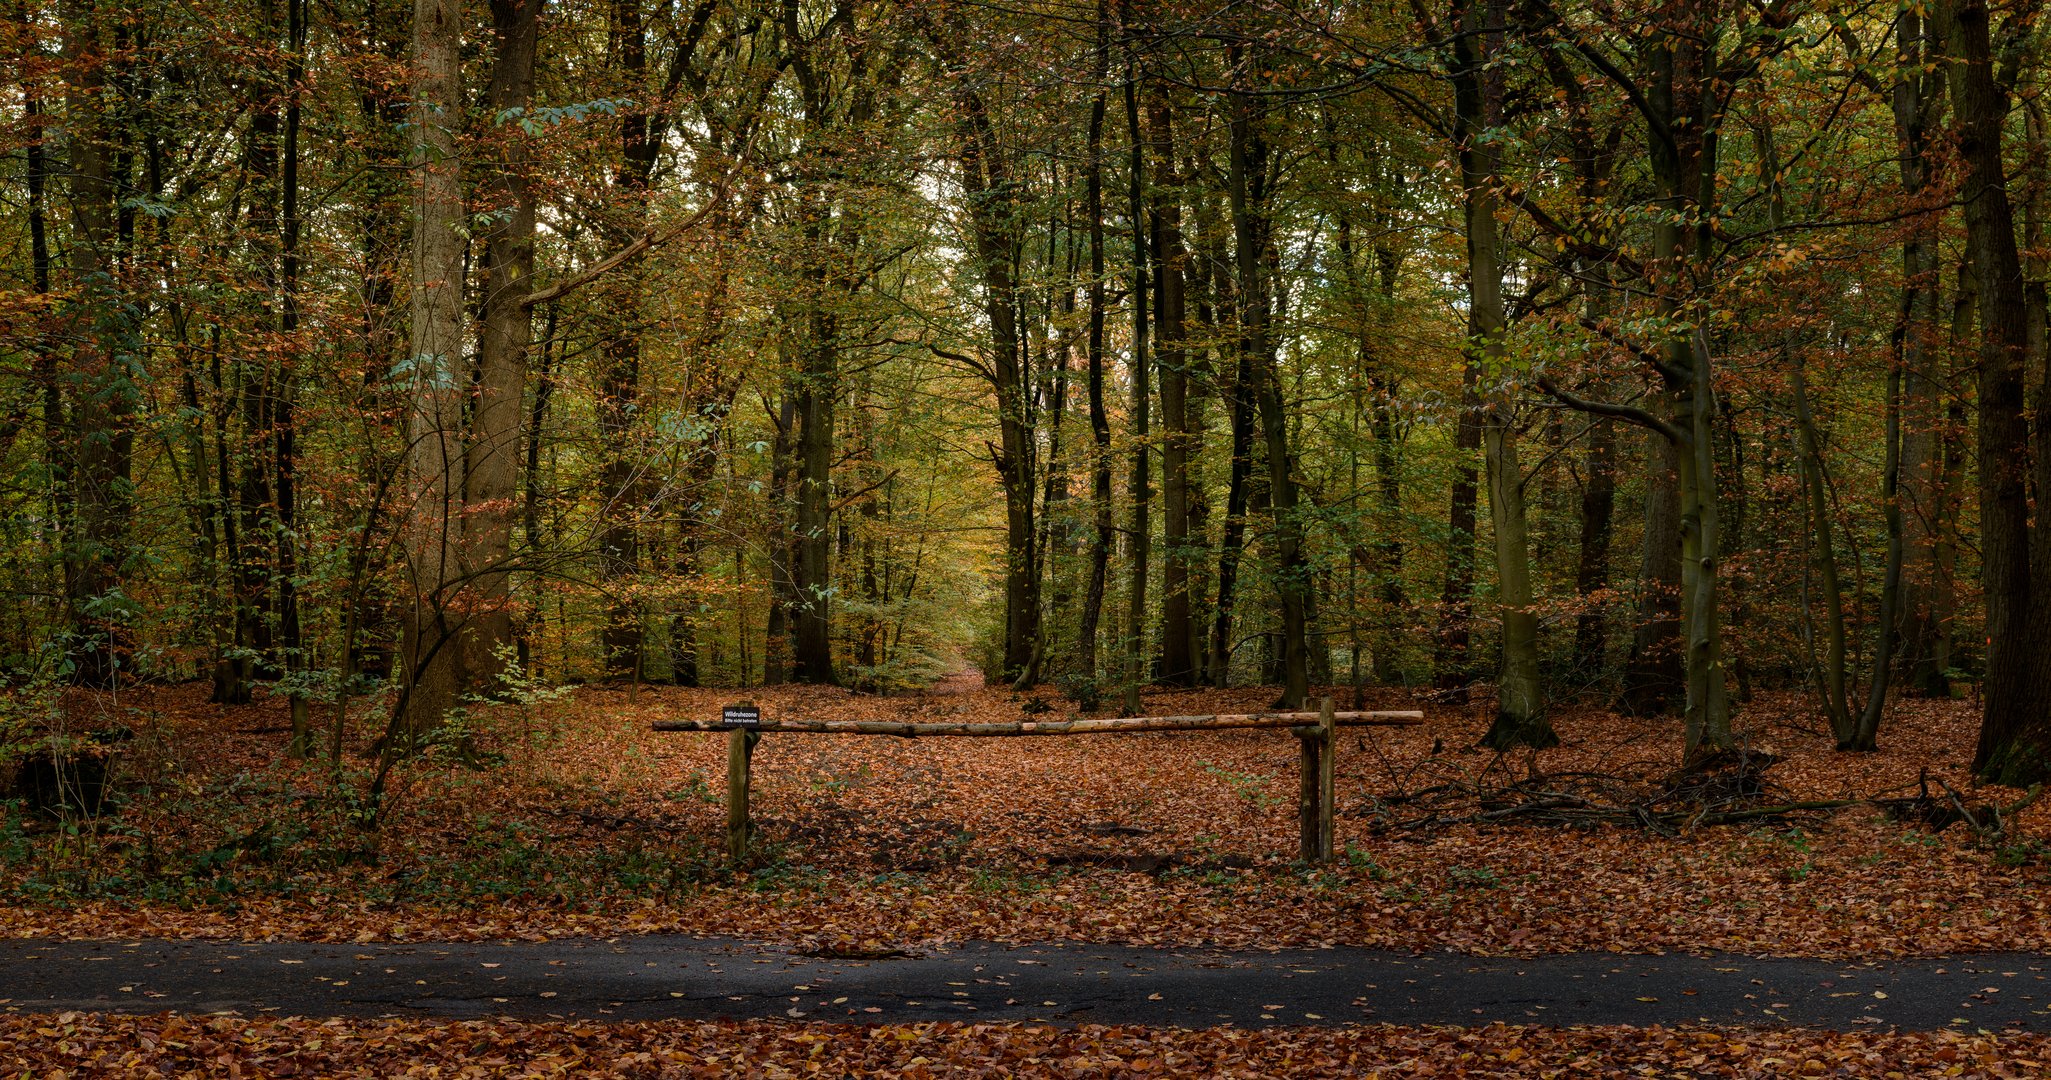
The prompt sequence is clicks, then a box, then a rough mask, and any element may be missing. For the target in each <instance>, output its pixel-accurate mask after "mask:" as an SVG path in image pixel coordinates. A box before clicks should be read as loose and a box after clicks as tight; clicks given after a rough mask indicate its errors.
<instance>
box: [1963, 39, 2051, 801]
mask: <svg viewBox="0 0 2051 1080" xmlns="http://www.w3.org/2000/svg"><path fill="white" fill-rule="evenodd" d="M1941 10H1942V9H1940V11H1941ZM1948 14H1949V15H1950V16H1951V19H1950V22H1951V26H1950V34H1949V40H1950V42H1951V48H1950V50H1949V52H1950V53H1951V55H1953V56H1956V57H1957V58H1958V63H1957V64H1955V65H1954V66H1953V67H1952V68H1951V80H1952V81H1951V92H1952V100H1953V102H1954V103H1955V112H1956V115H1957V121H1958V125H1957V126H1958V139H1959V148H1958V152H1959V157H1960V159H1961V160H1962V161H1964V163H1965V166H1966V175H1965V179H1964V185H1963V191H1962V195H1963V201H1964V203H1965V219H1966V243H1967V247H1968V248H1969V250H1970V251H1971V256H1972V262H1973V269H1974V272H1975V273H1976V275H1977V276H1978V279H1979V289H1978V292H1979V315H1980V318H1979V321H1980V357H1979V364H1978V390H1979V416H1978V425H1979V460H1978V464H1979V469H1978V472H1979V488H1980V576H1981V584H1982V591H1983V593H1984V596H1985V602H1986V611H1987V614H1986V621H1987V680H1986V687H1985V698H1984V706H1983V710H1982V713H1981V718H1980V737H1979V744H1978V746H1977V747H1976V748H1975V751H1974V754H1973V771H1974V772H1975V773H1976V774H1978V775H1979V776H1980V777H1981V778H1983V779H1985V780H1988V781H1991V782H1995V783H2003V784H2014V785H2024V784H2030V783H2035V782H2038V781H2041V780H2043V779H2046V778H2047V777H2051V650H2047V649H2045V648H2044V647H2043V642H2044V641H2045V640H2046V639H2047V636H2051V601H2046V600H2044V599H2043V598H2042V597H2040V596H2039V595H2038V594H2037V591H2036V589H2035V582H2036V580H2037V579H2038V578H2039V577H2040V576H2043V575H2044V574H2046V573H2051V565H2047V563H2051V539H2047V538H2051V529H2038V530H2035V531H2033V529H2032V527H2031V522H2030V498H2029V489H2030V485H2031V482H2032V481H2033V480H2034V481H2036V486H2037V489H2038V490H2039V491H2045V490H2051V484H2047V483H2046V478H2045V477H2043V476H2041V475H2036V474H2038V473H2040V472H2041V471H2043V470H2045V469H2047V468H2051V453H2047V451H2051V447H2045V446H2041V445H2037V444H2038V443H2041V442H2043V441H2044V440H2046V439H2047V438H2051V424H2039V425H2037V429H2036V430H2035V431H2032V430H2031V422H2030V415H2029V411H2028V410H2029V402H2028V395H2027V393H2026V391H2025V389H2024V386H2025V380H2026V378H2027V373H2028V361H2029V359H2030V357H2029V346H2030V329H2029V326H2028V325H2027V318H2028V314H2027V313H2028V304H2027V301H2026V299H2025V296H2024V289H2023V273H2022V262H2021V258H2020V256H2019V254H2018V252H2017V250H2016V239H2015V217H2014V210H2013V208H2012V207H2011V204H2010V202H2009V195H2008V185H2007V178H2006V176H2005V174H2004V166H2003V162H2002V146H2001V135H2002V126H2003V123H2004V121H2005V119H2006V117H2007V115H2008V107H2009V95H2008V92H2007V91H2006V90H2004V89H2003V88H2002V87H2001V86H2000V84H1999V83H1997V82H1996V80H1995V73H1994V57H1993V47H1992V43H1991V41H1990V38H1991V33H1990V27H1989V22H1990V21H1991V20H1990V15H1989V12H1988V8H1987V5H1986V3H1985V0H1959V2H1958V3H1957V4H1956V6H1955V7H1953V8H1952V9H1951V11H1950V12H1949V13H1948ZM2047 377H2051V374H2047Z"/></svg>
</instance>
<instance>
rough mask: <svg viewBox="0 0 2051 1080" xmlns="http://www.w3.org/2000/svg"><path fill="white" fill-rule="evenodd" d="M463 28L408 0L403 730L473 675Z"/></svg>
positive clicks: (457, 10)
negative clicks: (465, 585) (467, 598)
mask: <svg viewBox="0 0 2051 1080" xmlns="http://www.w3.org/2000/svg"><path fill="white" fill-rule="evenodd" d="M462 35H463V18H462V7H461V5H460V4H459V3H457V2H456V0H414V5H413V48H412V60H413V64H412V70H413V73H414V74H413V79H414V81H413V105H412V108H411V110H410V129H411V134H412V137H413V147H412V152H411V155H410V158H411V160H410V166H411V168H412V171H413V291H412V306H413V312H412V320H411V324H410V325H411V328H412V329H411V334H412V343H411V346H410V347H409V349H408V353H409V356H408V359H407V361H406V371H407V376H408V378H407V382H408V384H409V394H408V401H407V413H406V446H407V452H406V463H407V477H408V488H409V490H408V495H409V497H410V503H411V505H410V506H408V507H407V508H406V511H405V513H404V514H403V517H404V520H405V522H406V526H405V548H406V568H405V575H406V583H405V603H406V605H407V611H406V618H405V639H404V641H403V642H402V644H401V659H402V662H403V664H404V672H405V679H404V683H403V684H402V686H401V689H400V695H399V701H398V705H397V716H396V717H395V719H396V720H397V722H398V726H399V729H400V731H401V733H402V734H403V735H404V736H405V737H406V738H407V739H409V740H410V739H412V738H417V737H418V736H419V735H420V734H422V733H424V732H426V731H428V730H429V729H431V728H433V727H435V726H436V725H438V724H439V723H440V722H441V718H442V715H443V714H444V713H446V712H447V711H448V710H449V709H450V708H452V707H454V706H455V704H456V699H457V697H458V695H459V694H461V693H462V692H463V690H464V689H465V688H466V686H467V685H468V683H469V669H468V667H467V665H466V664H465V662H464V659H465V658H464V657H463V655H462V652H463V650H462V649H461V648H460V647H457V646H455V645H454V643H453V642H452V638H453V636H454V635H455V633H456V632H457V630H458V629H459V626H460V623H461V619H462V614H461V613H460V612H459V611H458V610H457V609H456V597H455V595H454V594H455V592H456V591H457V590H458V589H460V588H461V586H462V582H463V579H464V571H465V567H464V563H463V550H464V543H463V535H462V532H463V526H464V518H463V514H462V497H463V453H464V448H463V427H462V420H463V396H464V391H465V390H466V389H467V387H468V383H469V378H468V376H467V374H466V370H465V368H466V365H465V364H464V363H463V232H462V230H463V228H464V221H465V219H464V213H463V174H462V158H461V156H460V154H459V151H458V149H457V142H456V135H457V129H458V126H459V125H460V124H461V123H462V116H463V95H462V67H461V57H460V46H461V41H462ZM395 749H396V748H395Z"/></svg>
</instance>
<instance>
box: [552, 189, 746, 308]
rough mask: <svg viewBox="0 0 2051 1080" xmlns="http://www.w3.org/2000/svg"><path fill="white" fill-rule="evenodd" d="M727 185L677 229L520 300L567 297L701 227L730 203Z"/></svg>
mask: <svg viewBox="0 0 2051 1080" xmlns="http://www.w3.org/2000/svg"><path fill="white" fill-rule="evenodd" d="M727 187H728V185H727V184H721V185H720V186H719V189H718V190H717V191H714V192H713V193H712V200H711V201H710V202H707V203H706V204H705V205H704V206H703V207H701V208H700V209H699V210H698V212H697V213H695V214H692V215H691V216H690V217H688V218H685V219H684V220H683V221H681V222H678V223H677V224H676V225H675V226H674V227H673V228H670V229H668V230H667V231H664V232H660V233H655V232H649V233H643V234H641V235H640V236H639V237H636V238H635V239H634V240H633V242H631V243H629V244H627V245H626V246H625V247H623V248H621V249H619V250H618V251H615V252H613V253H612V254H610V255H607V256H606V257H605V258H603V259H600V260H598V261H597V262H595V263H592V264H591V265H589V266H587V267H585V268H584V269H583V270H580V271H578V272H577V273H575V274H572V275H570V276H569V277H566V278H564V279H562V280H561V281H558V282H556V283H555V284H553V285H550V286H548V287H547V288H545V289H539V290H537V291H535V292H531V293H528V294H527V295H526V296H524V297H522V298H521V299H520V306H522V307H528V308H532V307H538V306H540V305H542V304H546V303H548V302H549V301H551V300H557V299H561V298H562V297H563V296H566V295H568V294H569V293H572V292H575V291H576V290H578V289H581V288H583V287H584V286H586V285H589V284H591V283H592V282H594V281H596V280H598V279H599V278H601V277H604V276H605V275H606V274H608V273H610V272H612V271H613V270H616V269H618V268H619V267H620V265H621V264H623V263H625V262H627V261H628V260H629V259H632V258H633V257H634V256H636V255H639V254H641V253H642V252H644V251H647V250H649V249H650V248H654V247H658V246H660V245H662V244H667V243H669V242H670V241H671V240H674V239H676V238H677V237H679V236H682V235H683V234H684V233H687V232H689V231H691V230H692V229H695V228H697V227H698V226H699V225H701V224H703V223H704V221H705V219H706V218H708V217H710V216H712V212H713V211H714V210H717V209H719V207H720V205H721V204H722V203H724V202H726V192H727Z"/></svg>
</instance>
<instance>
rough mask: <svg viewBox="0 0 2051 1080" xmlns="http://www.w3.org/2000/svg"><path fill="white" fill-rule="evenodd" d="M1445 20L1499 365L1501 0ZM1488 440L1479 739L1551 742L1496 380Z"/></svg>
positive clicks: (1471, 228) (1458, 0) (1514, 460)
mask: <svg viewBox="0 0 2051 1080" xmlns="http://www.w3.org/2000/svg"><path fill="white" fill-rule="evenodd" d="M1448 23H1449V25H1453V26H1458V27H1460V29H1461V31H1462V32H1461V33H1460V34H1459V36H1458V37H1457V38H1456V39H1455V42H1454V46H1453V55H1454V58H1455V61H1454V69H1453V70H1454V74H1453V86H1454V110H1455V126H1454V138H1455V140H1456V142H1457V143H1458V146H1459V153H1460V173H1461V176H1460V180H1461V188H1462V196H1463V199H1462V201H1463V208H1464V210H1465V218H1466V220H1465V226H1466V233H1467V298H1468V303H1467V337H1468V339H1467V346H1466V350H1465V351H1466V353H1467V354H1468V359H1467V366H1468V368H1469V369H1470V370H1472V369H1474V368H1476V367H1483V368H1487V369H1488V370H1491V371H1499V370H1501V369H1502V368H1503V366H1504V364H1505V362H1506V361H1507V359H1508V355H1509V350H1508V341H1507V335H1508V333H1509V323H1508V320H1507V319H1506V317H1505V313H1504V305H1503V267H1502V250H1501V243H1502V242H1501V239H1500V238H1499V236H1498V235H1497V224H1496V198H1495V184H1496V151H1495V149H1494V143H1493V142H1492V131H1493V129H1494V128H1495V127H1497V126H1498V124H1499V123H1500V121H1501V115H1502V107H1503V104H1502V95H1503V86H1502V81H1501V79H1502V77H1501V75H1500V74H1499V71H1497V70H1491V68H1490V61H1491V59H1492V57H1493V55H1494V54H1495V53H1496V52H1498V51H1499V50H1500V48H1501V46H1502V34H1503V29H1504V27H1503V10H1502V5H1501V3H1500V0H1490V2H1489V3H1487V4H1486V5H1485V6H1481V7H1467V6H1465V4H1464V2H1462V0H1455V3H1454V5H1453V8H1452V11H1451V13H1450V18H1449V19H1448ZM1481 426H1482V436H1483V441H1484V445H1485V446H1486V448H1487V453H1486V461H1487V471H1488V510H1489V523H1490V526H1491V530H1492V532H1493V533H1494V539H1495V563H1496V599H1497V603H1498V604H1500V605H1501V607H1502V616H1501V621H1502V665H1501V670H1500V671H1499V672H1498V674H1497V676H1496V716H1495V722H1494V723H1493V724H1491V725H1490V726H1489V730H1488V734H1487V735H1486V736H1484V737H1483V739H1482V741H1483V742H1484V743H1485V744H1487V745H1488V746H1491V747H1493V748H1495V749H1497V750H1508V749H1511V748H1513V747H1518V746H1531V747H1538V748H1544V747H1550V746H1554V745H1557V744H1558V743H1559V741H1560V740H1559V736H1557V735H1555V734H1554V733H1553V730H1552V723H1551V721H1549V720H1548V719H1546V715H1545V701H1544V696H1543V692H1542V690H1541V688H1540V686H1539V680H1538V613H1537V611H1536V610H1535V608H1534V601H1533V597H1532V589H1531V552H1530V539H1529V531H1530V530H1529V527H1528V524H1527V520H1526V514H1525V506H1524V467H1523V465H1522V463H1521V461H1520V458H1519V454H1518V447H1517V443H1518V438H1519V433H1518V431H1517V426H1516V404H1515V402H1514V401H1513V400H1512V399H1511V398H1510V397H1509V393H1508V391H1506V390H1502V389H1493V390H1491V391H1490V392H1489V393H1488V395H1487V398H1486V400H1485V402H1484V403H1483V405H1482V414H1481Z"/></svg>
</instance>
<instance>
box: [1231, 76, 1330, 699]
mask: <svg viewBox="0 0 2051 1080" xmlns="http://www.w3.org/2000/svg"><path fill="white" fill-rule="evenodd" d="M1238 59H1239V60H1240V62H1241V64H1242V65H1243V64H1244V63H1246V62H1247V58H1245V57H1239V58H1238ZM1239 77H1240V78H1242V79H1243V78H1245V77H1246V75H1245V73H1244V71H1242V72H1240V73H1239ZM1231 104H1232V115H1231V122H1230V125H1231V131H1230V139H1231V151H1230V164H1229V167H1228V170H1227V183H1228V185H1229V187H1230V189H1231V204H1232V221H1233V232H1234V235H1235V239H1236V243H1235V248H1236V251H1235V262H1236V266H1237V269H1238V278H1239V281H1238V309H1239V323H1240V328H1241V329H1240V348H1241V349H1242V350H1243V351H1244V353H1245V362H1246V364H1247V370H1248V372H1249V374H1250V375H1251V377H1252V381H1253V387H1252V390H1253V397H1254V400H1255V403H1256V405H1257V406H1258V412H1259V417H1260V427H1261V436H1262V440H1263V442H1264V443H1265V444H1266V450H1267V462H1268V505H1269V507H1270V512H1271V513H1272V515H1273V517H1274V530H1275V533H1274V544H1275V564H1276V565H1275V571H1274V580H1275V592H1276V595H1277V598H1278V599H1279V600H1280V601H1281V604H1280V606H1281V609H1282V610H1281V638H1282V640H1281V657H1280V659H1281V672H1280V674H1281V682H1282V694H1281V697H1280V698H1279V699H1278V700H1279V702H1280V707H1282V708H1291V709H1295V708H1301V707H1302V706H1303V703H1304V701H1305V700H1306V699H1307V698H1308V697H1309V695H1310V665H1309V649H1308V642H1307V637H1306V631H1307V628H1308V627H1307V624H1308V618H1307V610H1308V607H1309V604H1308V594H1309V590H1310V567H1309V565H1308V562H1307V560H1306V559H1305V558H1304V553H1303V517H1302V513H1301V509H1300V507H1299V506H1298V498H1297V487H1296V476H1295V474H1294V472H1293V471H1292V470H1291V464H1292V459H1291V455H1290V452H1289V418H1288V416H1287V414H1286V412H1285V411H1284V408H1285V407H1284V402H1283V398H1282V378H1281V373H1280V372H1279V371H1277V370H1276V357H1275V347H1274V340H1273V337H1272V335H1271V331H1270V329H1269V326H1268V316H1269V313H1270V311H1271V305H1272V300H1271V297H1272V291H1271V288H1270V284H1271V283H1270V282H1269V280H1268V275H1267V271H1268V266H1267V258H1266V256H1267V250H1268V242H1269V234H1268V228H1269V225H1268V220H1267V213H1268V205H1267V184H1268V175H1267V174H1268V147H1267V140H1266V138H1265V137H1264V136H1263V134H1262V132H1261V122H1260V119H1259V117H1257V116H1256V115H1255V105H1254V98H1253V95H1252V94H1250V93H1248V92H1247V91H1246V90H1245V89H1244V88H1243V87H1235V91H1234V93H1233V94H1232V101H1231Z"/></svg>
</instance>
